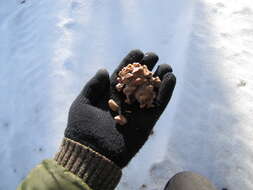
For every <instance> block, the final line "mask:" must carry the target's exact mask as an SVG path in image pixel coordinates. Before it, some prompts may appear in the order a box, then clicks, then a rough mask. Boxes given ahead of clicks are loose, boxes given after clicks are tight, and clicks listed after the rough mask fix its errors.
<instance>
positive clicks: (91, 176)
mask: <svg viewBox="0 0 253 190" xmlns="http://www.w3.org/2000/svg"><path fill="white" fill-rule="evenodd" d="M55 160H56V161H57V163H58V164H60V165H62V166H63V167H65V168H66V169H68V170H69V171H71V172H72V173H74V174H75V175H77V176H78V177H80V178H81V179H83V181H84V182H85V183H86V184H87V185H89V186H90V187H91V188H92V189H93V190H99V189H103V190H113V189H115V187H116V186H117V184H118V183H119V180H120V178H121V175H122V173H121V169H120V168H119V167H118V166H116V165H115V164H114V163H113V162H112V161H111V160H109V159H108V158H106V157H104V156H103V155H101V154H99V153H97V152H95V151H94V150H92V149H91V148H89V147H87V146H84V145H82V144H80V143H78V142H75V141H73V140H71V139H68V138H64V139H63V142H62V145H61V148H60V151H59V152H58V153H57V154H56V156H55Z"/></svg>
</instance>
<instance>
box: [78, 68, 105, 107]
mask: <svg viewBox="0 0 253 190" xmlns="http://www.w3.org/2000/svg"><path fill="white" fill-rule="evenodd" d="M109 94H110V78H109V73H108V71H107V70H106V69H99V70H98V71H97V73H96V74H95V76H94V77H93V78H91V79H90V80H89V82H88V83H87V84H86V85H85V86H84V88H83V90H82V91H81V94H80V95H81V96H83V97H84V98H86V100H87V101H88V102H87V103H88V104H91V105H93V106H99V105H98V104H99V103H100V102H104V101H103V100H104V99H107V98H108V97H109Z"/></svg>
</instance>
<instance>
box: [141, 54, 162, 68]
mask: <svg viewBox="0 0 253 190" xmlns="http://www.w3.org/2000/svg"><path fill="white" fill-rule="evenodd" d="M158 60H159V57H158V56H157V55H156V54H155V53H153V52H148V53H145V55H144V57H143V59H142V60H141V62H140V63H141V64H142V65H147V67H148V69H149V70H150V71H151V70H152V69H153V68H154V66H155V64H156V63H157V61H158Z"/></svg>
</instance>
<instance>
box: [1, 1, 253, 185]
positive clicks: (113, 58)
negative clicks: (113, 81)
mask: <svg viewBox="0 0 253 190" xmlns="http://www.w3.org/2000/svg"><path fill="white" fill-rule="evenodd" d="M134 48H139V49H141V50H143V51H155V52H156V53H157V54H158V55H159V57H160V61H159V62H160V63H169V64H171V65H172V66H173V68H174V72H175V73H176V75H177V87H176V89H175V93H174V96H173V98H172V101H171V103H170V105H169V106H168V108H167V109H166V111H165V113H164V115H163V116H162V118H161V119H160V120H159V122H158V124H157V126H156V129H155V134H154V135H153V136H152V137H151V138H150V140H149V141H148V143H147V144H146V145H145V146H144V148H143V149H142V150H141V151H140V152H139V153H138V154H137V156H136V157H135V158H134V159H133V161H132V162H131V164H130V165H129V166H128V167H127V168H125V169H124V176H123V177H122V180H121V183H120V184H119V186H118V188H117V189H120V190H138V189H142V190H144V189H148V190H161V189H162V188H163V186H164V185H165V184H166V181H167V180H168V179H169V178H170V177H171V176H173V175H174V174H175V173H177V172H180V171H183V170H192V171H195V172H198V173H200V174H202V175H204V176H206V177H208V178H209V179H210V180H211V181H212V182H213V183H214V184H215V186H216V187H217V189H219V190H220V189H222V188H227V189H228V190H237V189H244V190H251V189H253V146H252V145H253V128H252V126H253V121H252V115H253V75H252V72H253V65H252V63H251V62H252V61H253V4H252V2H251V0H244V1H238V0H187V1H185V0H177V1H172V0H160V1H152V0H140V1H134V0H120V1H113V0H103V1H102V0H98V1H93V0H57V1H51V0H43V1H42V0H40V1H38V0H37V1H35V0H19V1H18V0H8V1H3V0H2V1H0V89H1V90H0V155H1V159H0V168H1V171H0V179H1V180H0V190H13V189H15V187H16V186H17V184H18V183H19V182H20V181H21V180H22V179H23V178H24V177H25V176H26V175H27V174H28V172H29V170H30V169H31V168H33V167H34V166H35V165H36V164H37V163H39V162H40V161H41V160H42V159H45V158H49V157H52V156H53V155H54V153H55V152H56V151H57V149H58V146H59V144H60V142H61V139H62V137H63V131H64V129H65V126H66V119H67V112H68V108H69V106H70V104H71V102H72V101H73V99H74V97H75V96H76V95H77V94H78V93H79V91H80V89H81V88H82V86H83V85H84V84H85V82H87V80H88V79H89V78H90V77H91V76H92V75H93V74H94V73H95V72H96V70H97V69H99V68H101V67H106V68H108V70H109V71H110V72H112V70H113V69H114V68H115V66H116V65H117V64H118V63H119V61H120V60H121V59H122V57H124V55H125V54H126V53H127V52H128V51H130V50H131V49H134ZM143 184H145V185H143Z"/></svg>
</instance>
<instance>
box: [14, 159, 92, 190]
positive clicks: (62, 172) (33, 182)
mask: <svg viewBox="0 0 253 190" xmlns="http://www.w3.org/2000/svg"><path fill="white" fill-rule="evenodd" d="M52 189H54V190H92V189H91V188H89V186H88V185H87V184H86V183H84V182H83V181H82V180H81V179H80V178H79V177H77V176H75V175H74V174H72V173H71V172H70V171H68V170H67V169H65V168H64V167H62V166H60V165H59V164H57V162H56V161H54V160H44V161H43V162H42V163H41V164H39V165H38V166H37V167H35V168H34V169H33V170H32V171H31V172H30V174H29V175H28V176H27V177H26V179H25V180H24V181H23V182H22V183H21V184H20V185H19V187H18V188H17V190H52Z"/></svg>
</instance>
